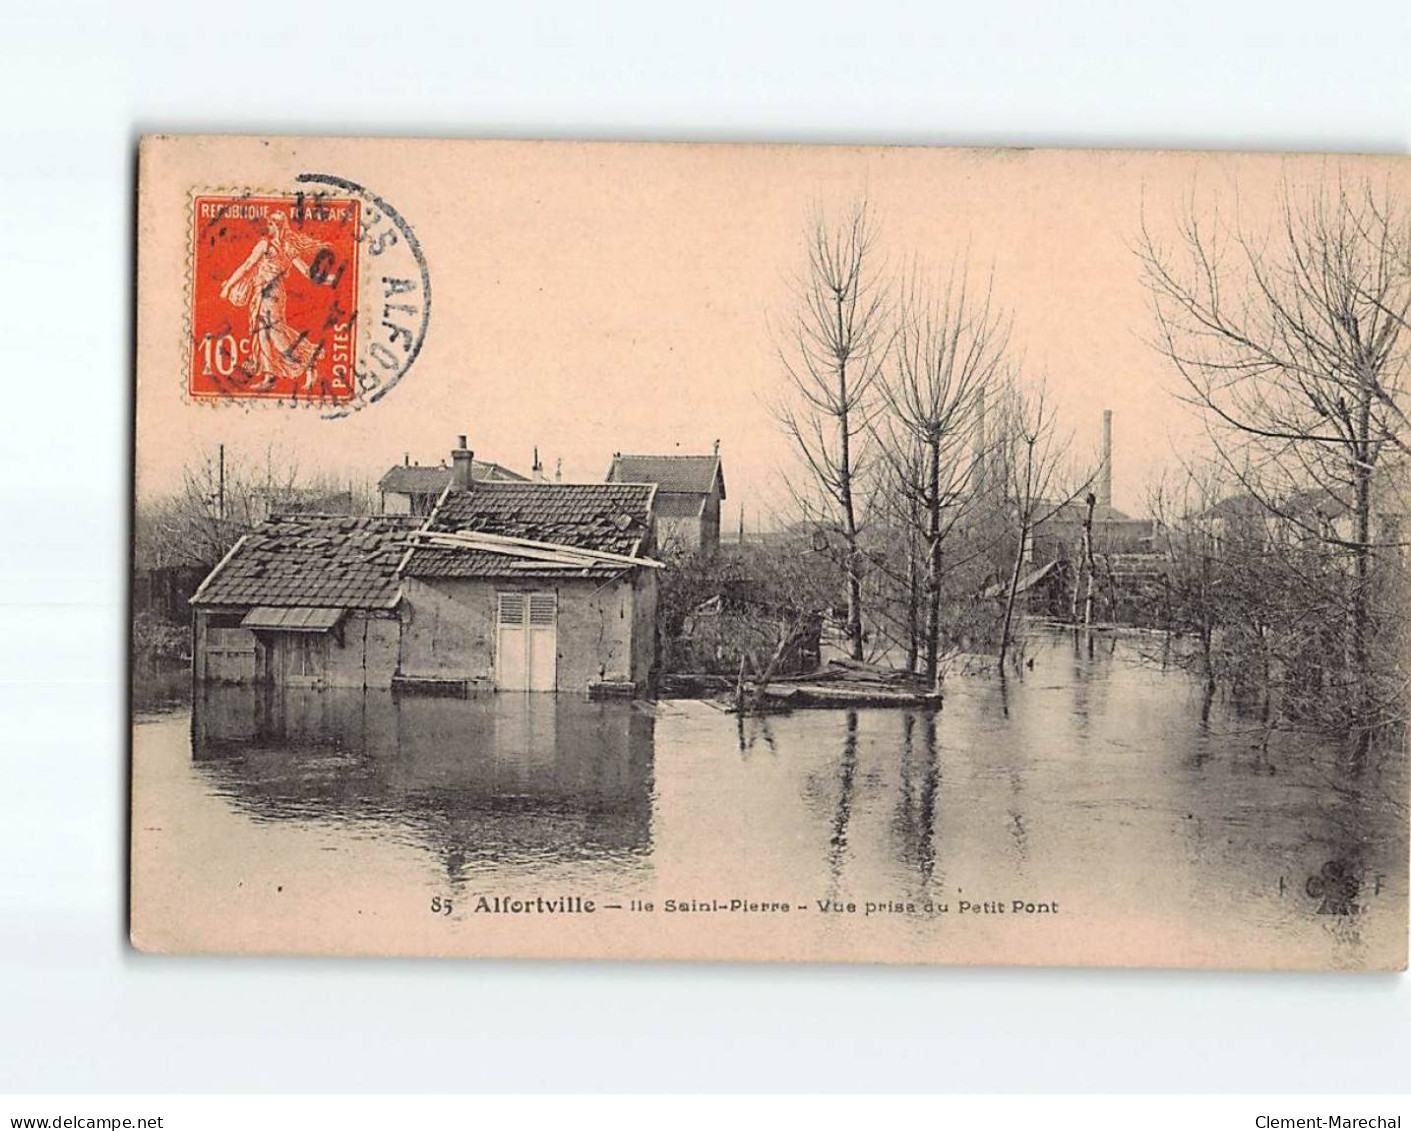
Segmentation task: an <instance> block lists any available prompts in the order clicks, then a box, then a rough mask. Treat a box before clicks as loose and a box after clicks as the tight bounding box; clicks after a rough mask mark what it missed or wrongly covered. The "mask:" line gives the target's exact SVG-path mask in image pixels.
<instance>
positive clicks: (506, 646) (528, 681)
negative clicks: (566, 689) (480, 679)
mask: <svg viewBox="0 0 1411 1131" xmlns="http://www.w3.org/2000/svg"><path fill="white" fill-rule="evenodd" d="M496 621H497V631H496V651H495V682H496V684H497V685H498V686H499V688H500V689H501V690H502V691H553V690H554V689H555V685H556V683H557V680H558V596H557V594H555V593H552V592H550V593H501V594H500V595H499V610H498V616H497V618H496Z"/></svg>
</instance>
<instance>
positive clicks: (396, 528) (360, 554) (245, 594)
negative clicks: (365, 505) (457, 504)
mask: <svg viewBox="0 0 1411 1131" xmlns="http://www.w3.org/2000/svg"><path fill="white" fill-rule="evenodd" d="M422 521H423V520H422V519H420V518H415V517H412V516H410V515H376V516H368V517H362V518H353V517H350V516H347V515H284V516H280V517H276V518H271V519H270V520H269V521H268V522H265V523H261V524H260V525H259V526H257V527H255V529H254V530H252V531H251V532H250V533H249V534H247V535H246V536H245V537H244V539H243V540H242V541H241V542H240V544H239V545H238V546H237V547H236V549H235V551H234V552H233V553H232V554H231V555H230V556H229V557H228V558H227V559H226V560H225V561H224V562H222V563H221V564H220V565H218V566H216V568H215V569H214V570H213V571H212V572H211V574H210V576H209V577H207V578H206V580H205V581H204V582H203V583H202V585H201V588H200V589H198V590H197V591H196V595H195V596H194V597H193V598H192V599H191V603H192V604H194V605H203V606H205V605H241V606H244V605H273V606H278V607H288V606H296V605H320V606H327V607H332V608H340V609H379V608H382V609H385V608H390V607H391V606H392V605H394V604H395V603H396V600H397V590H398V585H399V578H398V576H397V566H398V564H399V563H400V562H401V560H402V557H403V555H404V554H405V553H406V547H407V535H408V533H409V532H410V531H412V530H414V529H416V528H417V527H418V526H419V525H420V524H421V522H422Z"/></svg>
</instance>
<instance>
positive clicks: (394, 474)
mask: <svg viewBox="0 0 1411 1131" xmlns="http://www.w3.org/2000/svg"><path fill="white" fill-rule="evenodd" d="M470 474H471V478H473V479H474V480H476V482H480V481H481V480H485V481H493V482H505V481H508V482H517V483H525V482H527V480H526V479H525V478H524V476H522V475H520V474H519V472H517V471H511V470H510V469H509V468H507V467H505V466H504V465H502V464H498V463H489V462H484V461H481V460H478V459H477V460H472V461H471V465H470ZM450 481H451V469H450V468H449V467H440V466H433V465H427V466H423V465H421V464H419V463H413V464H398V465H397V466H396V467H393V468H389V469H388V471H387V474H386V475H384V476H383V477H382V478H381V479H379V480H378V481H377V488H378V490H380V491H388V492H393V493H396V494H399V495H439V494H440V493H441V492H442V491H444V490H445V489H446V485H447V484H448V483H450Z"/></svg>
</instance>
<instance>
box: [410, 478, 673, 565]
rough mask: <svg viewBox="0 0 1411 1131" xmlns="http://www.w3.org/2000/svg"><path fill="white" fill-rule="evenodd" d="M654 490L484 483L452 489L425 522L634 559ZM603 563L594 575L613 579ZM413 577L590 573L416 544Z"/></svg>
mask: <svg viewBox="0 0 1411 1131" xmlns="http://www.w3.org/2000/svg"><path fill="white" fill-rule="evenodd" d="M654 494H655V489H654V488H653V487H652V486H651V485H649V484H641V483H485V484H477V485H476V487H475V489H474V490H473V491H452V492H451V493H450V494H449V495H447V496H446V498H445V499H444V500H443V501H442V503H441V505H440V506H439V507H438V508H437V509H436V512H435V514H433V515H432V516H431V519H430V521H429V522H428V524H427V529H428V531H431V532H443V533H449V534H457V533H464V532H473V533H479V534H488V535H491V536H496V537H501V538H505V539H522V540H525V541H527V542H531V543H540V544H543V545H546V546H549V545H552V546H566V547H577V548H580V549H583V550H590V551H598V552H602V553H607V554H615V555H620V556H622V557H625V558H632V557H636V556H637V555H638V554H639V553H640V552H641V550H642V547H643V546H644V545H645V544H646V541H647V537H648V534H649V533H650V530H651V520H652V499H653V496H654ZM622 568H624V567H623V565H622V564H618V565H613V564H610V563H606V562H605V563H602V564H601V565H595V566H594V567H592V569H590V570H589V571H588V572H590V573H609V574H610V573H615V572H620V571H621V570H622ZM405 572H406V573H407V574H408V575H409V576H412V577H468V578H473V577H505V576H523V575H524V574H525V573H526V572H532V573H533V574H534V576H536V577H575V576H582V575H583V573H584V569H583V568H581V567H579V568H573V567H564V568H562V569H555V568H553V563H552V562H549V561H544V560H542V559H541V560H538V561H534V562H532V563H531V564H525V563H524V562H522V561H520V560H517V559H516V558H515V557H514V556H513V555H512V554H508V553H495V552H491V551H487V550H484V549H475V548H467V547H462V546H456V547H448V546H436V545H418V547H417V548H416V549H415V550H414V551H413V552H412V554H411V557H410V558H409V559H408V561H407V565H406V570H405Z"/></svg>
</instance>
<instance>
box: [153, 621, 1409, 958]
mask: <svg viewBox="0 0 1411 1131" xmlns="http://www.w3.org/2000/svg"><path fill="white" fill-rule="evenodd" d="M1030 655H1032V656H1033V657H1034V666H1033V668H1032V670H1029V671H1027V672H1026V673H1025V676H1024V678H1023V679H1021V680H1013V679H1011V680H1009V681H1007V683H1004V684H1002V683H1001V682H1000V681H999V680H998V679H996V678H995V677H993V676H954V677H952V678H951V679H950V680H949V681H948V683H947V689H946V690H947V696H946V701H945V706H944V709H942V710H941V711H938V712H928V711H901V710H888V709H867V710H856V711H851V710H828V711H800V712H797V713H794V714H791V715H786V716H776V717H770V718H763V719H756V720H749V719H746V720H739V719H736V718H735V717H733V716H731V715H728V714H724V713H722V712H720V711H718V710H716V709H715V708H714V707H712V706H710V705H709V704H705V703H698V702H680V701H677V702H667V703H660V704H645V703H631V704H629V703H601V704H599V703H587V702H584V701H581V700H579V699H577V698H574V697H568V696H564V697H553V696H532V695H529V696H525V695H508V694H505V695H498V696H485V697H481V698H475V699H466V700H461V699H437V698H416V697H400V698H393V697H392V696H390V695H388V694H383V693H366V694H364V693H360V692H337V691H324V692H319V691H312V690H309V691H300V690H282V691H271V692H264V691H260V692H257V691H255V690H254V689H249V688H234V687H209V688H206V689H205V690H204V692H203V693H202V694H201V695H200V696H199V698H198V701H197V702H196V703H195V704H194V706H193V709H192V711H191V712H190V713H189V714H188V713H187V712H184V711H183V712H177V713H171V714H164V715H154V716H149V717H146V718H142V719H139V721H138V723H137V724H136V744H135V749H136V765H135V781H136V788H135V797H136V802H135V810H134V827H133V835H134V854H133V858H134V878H133V885H134V897H135V903H136V905H137V912H135V915H134V923H135V934H136V935H137V937H138V939H139V942H141V943H143V944H145V945H149V946H152V947H156V948H173V949H196V950H245V949H253V950H278V951H287V950H299V949H311V950H337V951H347V952H370V953H387V952H417V953H446V954H453V953H479V954H534V955H555V954H566V955H623V956H643V957H651V956H671V955H675V956H683V957H686V956H697V957H757V958H800V959H843V960H867V959H879V958H890V959H895V960H906V961H955V962H1051V963H1064V964H1083V963H1094V962H1101V963H1117V964H1149V965H1189V964H1213V965H1220V966H1253V967H1270V966H1281V967H1320V966H1332V967H1337V968H1378V967H1380V968H1386V967H1399V966H1400V965H1401V964H1403V963H1404V960H1405V941H1406V900H1407V863H1406V861H1407V844H1406V808H1405V784H1404V777H1403V773H1404V770H1403V768H1402V765H1401V763H1400V762H1397V763H1395V765H1394V766H1393V767H1392V768H1387V767H1386V766H1383V767H1381V768H1380V769H1373V770H1371V771H1368V772H1367V773H1365V774H1364V775H1362V777H1361V778H1360V779H1358V780H1357V781H1356V782H1351V781H1348V780H1347V779H1346V778H1344V777H1343V775H1342V773H1341V771H1340V770H1339V769H1338V756H1337V751H1336V750H1335V749H1334V748H1333V747H1332V746H1331V745H1329V744H1326V743H1323V742H1319V741H1317V740H1314V739H1311V738H1309V737H1307V736H1291V735H1282V734H1275V735H1274V736H1273V737H1272V738H1271V739H1269V740H1268V742H1267V744H1266V742H1265V741H1264V736H1263V734H1262V732H1261V731H1260V730H1259V729H1258V728H1257V727H1256V726H1253V725H1251V724H1249V723H1246V722H1243V721H1241V720H1240V719H1238V718H1236V717H1235V716H1234V715H1233V714H1231V713H1229V712H1227V711H1224V710H1222V709H1221V708H1220V706H1219V705H1218V704H1216V705H1215V706H1213V707H1211V706H1209V705H1206V704H1203V703H1202V699H1201V696H1200V694H1199V691H1198V689H1197V688H1195V687H1194V686H1192V685H1191V684H1190V683H1189V681H1188V680H1187V678H1186V677H1185V676H1183V675H1181V674H1179V673H1176V672H1166V673H1163V672H1162V671H1161V670H1160V669H1159V667H1155V666H1153V665H1151V664H1142V663H1138V662H1137V661H1136V659H1135V656H1134V654H1133V653H1132V651H1131V648H1130V646H1129V645H1127V644H1123V643H1115V642H1113V641H1111V640H1109V639H1106V638H1099V641H1098V642H1097V643H1096V645H1095V646H1094V647H1093V648H1092V649H1091V650H1090V649H1089V648H1088V647H1087V646H1086V642H1085V641H1083V640H1078V639H1076V638H1072V637H1068V636H1054V637H1050V638H1046V639H1044V640H1042V641H1041V642H1039V643H1038V644H1037V645H1035V646H1032V647H1031V649H1030ZM497 900H499V901H500V902H498V903H497V902H496V901H497ZM536 900H538V901H539V904H538V905H537V906H536V907H535V908H533V909H531V910H525V909H523V908H522V907H521V908H518V909H516V910H509V908H511V907H512V906H513V905H515V904H516V902H518V903H520V904H526V903H527V904H533V903H534V901H536ZM574 900H577V901H578V902H577V903H574V902H573V901H574ZM585 902H591V903H592V904H593V905H594V909H593V911H592V912H591V913H588V912H585V911H584V910H583V905H584V903H585ZM736 904H738V905H739V906H736Z"/></svg>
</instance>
